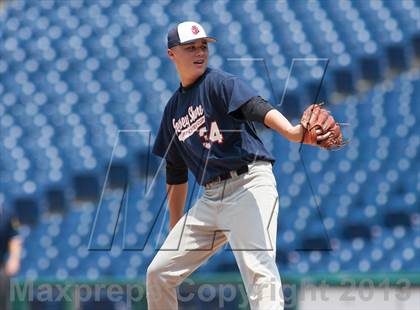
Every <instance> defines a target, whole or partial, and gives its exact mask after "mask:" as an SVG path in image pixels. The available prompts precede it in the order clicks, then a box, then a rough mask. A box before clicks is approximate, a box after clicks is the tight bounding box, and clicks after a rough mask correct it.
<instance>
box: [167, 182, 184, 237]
mask: <svg viewBox="0 0 420 310" xmlns="http://www.w3.org/2000/svg"><path fill="white" fill-rule="evenodd" d="M166 191H167V193H168V207H169V227H170V229H172V228H173V227H174V226H175V224H176V223H177V222H178V221H179V219H180V218H181V217H182V216H183V215H184V207H185V201H186V200H187V193H188V182H185V183H182V184H166Z"/></svg>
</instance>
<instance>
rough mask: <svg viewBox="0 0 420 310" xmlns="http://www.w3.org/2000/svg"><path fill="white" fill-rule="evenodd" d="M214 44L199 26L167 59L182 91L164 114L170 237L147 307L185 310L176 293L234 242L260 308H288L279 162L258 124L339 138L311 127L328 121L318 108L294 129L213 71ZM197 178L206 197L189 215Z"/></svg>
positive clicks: (313, 138) (187, 27)
mask: <svg viewBox="0 0 420 310" xmlns="http://www.w3.org/2000/svg"><path fill="white" fill-rule="evenodd" d="M214 41H216V40H215V39H214V38H212V37H209V36H207V34H206V32H205V30H204V29H203V27H202V26H201V25H200V24H198V23H196V22H192V21H187V22H182V23H180V24H178V25H177V26H176V27H175V28H173V29H171V30H170V31H169V32H168V51H167V53H168V57H169V58H170V59H171V60H172V62H173V63H174V64H175V66H176V70H177V72H178V75H179V78H180V82H181V83H180V86H179V88H178V90H177V91H176V92H175V93H174V94H173V96H172V97H171V98H170V100H169V101H168V103H167V105H166V107H165V111H164V114H163V118H162V121H161V125H160V129H159V132H158V135H157V137H156V141H155V144H154V147H153V153H154V154H156V155H158V156H160V157H163V158H164V159H165V160H166V183H167V193H168V207H169V213H170V227H171V231H170V233H169V235H168V236H167V239H166V240H165V242H164V243H163V245H162V247H161V249H160V250H159V251H158V252H157V254H156V256H155V257H154V259H153V261H152V262H151V264H150V266H149V267H148V270H147V299H148V307H149V309H150V310H154V309H165V310H167V309H177V308H178V306H177V297H176V287H177V286H178V285H179V284H181V283H182V281H183V280H184V279H185V278H186V277H188V276H189V275H190V274H191V273H192V272H193V271H194V270H196V269H197V268H198V267H199V266H200V265H201V264H202V263H203V262H204V261H206V260H207V259H208V258H209V257H210V256H211V255H212V254H214V253H215V252H216V251H217V250H218V249H220V248H221V247H222V246H223V245H224V244H226V242H229V244H230V246H231V248H232V250H233V253H234V256H235V259H236V262H237V264H238V266H239V270H240V273H241V276H242V279H243V281H244V285H245V289H246V292H247V295H248V299H249V303H250V306H251V308H252V309H276V310H278V309H283V305H284V299H283V294H282V289H281V281H280V275H279V272H278V269H277V266H276V260H275V255H276V231H277V214H278V193H277V189H276V180H275V178H274V175H273V173H272V164H273V163H274V158H273V155H272V154H271V153H270V152H269V151H267V149H266V148H265V147H264V145H263V143H262V142H261V139H260V138H259V137H258V135H257V133H256V130H255V128H254V125H253V122H260V123H262V124H264V125H265V126H266V127H270V128H272V129H274V130H275V131H277V132H278V133H280V134H281V135H283V136H284V137H286V138H287V139H288V140H290V141H294V142H303V143H308V144H313V145H317V143H320V142H321V143H322V142H324V141H327V140H328V139H329V138H330V137H331V136H332V133H331V131H328V128H330V127H331V126H332V125H331V124H330V125H329V127H328V128H322V125H323V124H324V123H325V120H323V122H322V123H321V126H318V127H314V126H312V127H308V125H309V124H310V123H313V120H312V119H311V118H313V115H315V116H317V117H318V115H319V114H320V113H319V111H320V108H319V106H318V105H313V106H311V107H312V108H311V109H312V110H311V112H314V113H312V114H313V115H312V114H308V113H306V114H305V117H306V118H305V120H304V123H302V124H299V125H297V126H293V125H291V124H290V123H289V121H288V120H287V119H286V118H285V117H284V116H283V115H282V114H281V113H280V112H279V111H277V110H276V109H275V108H273V107H272V106H271V105H270V104H269V103H268V102H267V101H265V100H264V99H262V98H261V97H259V96H258V95H257V93H256V92H255V91H254V90H253V89H252V88H250V87H249V86H248V85H247V84H246V83H244V82H243V81H242V80H241V79H239V78H238V77H236V76H234V75H231V74H228V73H226V72H223V71H220V70H214V69H211V68H208V67H207V62H208V46H207V45H208V43H209V42H214ZM326 119H328V117H326ZM329 120H330V121H331V119H329ZM188 169H189V170H190V171H191V172H192V173H193V174H194V176H195V178H196V180H197V182H199V184H200V185H202V186H203V187H204V193H203V195H202V196H201V197H200V198H199V199H198V201H197V202H196V204H195V205H194V206H193V207H192V208H191V209H189V210H188V212H187V213H186V214H184V205H185V201H186V196H187V191H188V183H187V181H188ZM273 292H274V293H273Z"/></svg>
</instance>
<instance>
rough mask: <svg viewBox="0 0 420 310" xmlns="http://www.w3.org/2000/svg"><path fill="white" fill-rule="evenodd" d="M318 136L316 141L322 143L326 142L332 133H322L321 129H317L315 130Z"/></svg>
mask: <svg viewBox="0 0 420 310" xmlns="http://www.w3.org/2000/svg"><path fill="white" fill-rule="evenodd" d="M315 132H316V134H317V136H316V141H318V143H321V142H322V141H324V140H327V139H328V138H329V137H330V136H331V132H327V133H324V134H323V133H322V130H321V129H317V130H315Z"/></svg>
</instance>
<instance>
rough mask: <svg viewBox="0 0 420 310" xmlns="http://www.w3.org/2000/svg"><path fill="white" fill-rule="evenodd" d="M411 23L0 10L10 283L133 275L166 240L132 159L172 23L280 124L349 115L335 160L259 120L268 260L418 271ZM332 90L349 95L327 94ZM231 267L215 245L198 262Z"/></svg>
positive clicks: (147, 160) (1, 174)
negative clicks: (274, 252)
mask: <svg viewBox="0 0 420 310" xmlns="http://www.w3.org/2000/svg"><path fill="white" fill-rule="evenodd" d="M419 17H420V2H419V1H412V0H405V1H377V0H372V1H350V0H339V1H333V0H328V1H327V0H323V1H321V0H310V1H258V2H256V1H210V0H207V1H198V0H197V1H182V2H178V1H169V0H162V1H140V0H138V1H137V0H132V1H117V2H115V1H111V0H109V1H108V0H103V1H102V0H101V1H78V0H74V1H52V0H51V1H48V0H43V1H36V0H32V1H11V2H10V3H7V5H6V6H5V7H4V8H3V10H2V11H1V12H0V154H1V156H0V188H1V190H0V204H4V205H5V206H6V207H7V208H14V209H15V211H16V212H17V214H18V216H19V217H20V218H21V221H22V223H23V224H24V225H23V226H22V228H21V234H22V236H23V237H24V240H25V242H24V251H23V262H22V267H23V268H22V270H21V271H20V274H19V275H20V276H21V277H26V278H34V279H35V278H39V277H40V278H48V277H52V278H57V279H66V278H68V277H72V278H79V277H83V278H85V277H87V278H88V279H96V278H99V277H105V276H116V277H118V276H123V277H129V278H136V277H139V276H144V274H145V270H146V267H147V265H148V263H149V262H150V261H151V259H152V258H153V256H154V254H155V250H156V248H158V247H159V246H160V245H161V244H162V242H163V240H164V237H165V236H166V234H167V233H168V228H167V221H168V214H167V212H168V211H167V208H166V205H165V194H164V193H165V190H164V189H165V184H164V183H165V180H164V174H163V173H161V172H159V171H158V169H159V168H162V167H163V166H161V162H160V160H159V159H157V158H155V157H154V156H152V155H150V153H149V152H150V143H152V142H153V140H154V137H155V135H156V132H157V129H158V125H159V123H160V119H161V115H162V112H163V109H164V106H165V103H166V102H167V100H168V99H169V98H170V96H171V94H172V92H173V91H174V90H175V89H176V88H177V87H178V78H177V76H176V71H175V69H174V66H173V65H172V64H171V62H170V60H169V59H168V58H167V57H166V41H165V40H166V37H165V36H166V32H167V30H168V28H169V27H170V26H172V25H174V24H175V23H176V22H179V21H181V20H188V19H190V20H197V21H199V22H201V23H203V24H204V26H205V28H207V29H208V32H209V33H211V34H212V35H213V36H215V37H216V38H218V42H217V43H216V44H212V45H211V47H210V50H211V55H210V66H212V67H215V68H222V69H224V70H227V71H230V72H232V73H235V74H238V75H240V76H241V77H243V78H244V79H245V80H246V81H247V82H248V83H249V84H250V85H251V86H252V87H253V88H255V89H256V90H257V91H258V92H259V93H260V94H261V95H262V96H263V97H265V98H267V99H269V100H270V101H271V102H272V103H273V104H274V105H276V106H277V107H278V108H279V109H280V110H281V111H282V112H284V113H285V114H286V115H287V116H288V117H289V118H290V119H293V120H294V121H296V117H298V116H299V115H300V113H301V111H302V109H303V107H304V106H306V105H308V104H309V103H312V101H314V100H316V99H318V100H327V103H328V108H329V109H330V110H331V111H332V113H333V115H334V116H335V117H336V118H337V119H338V120H340V121H342V122H343V123H349V124H350V126H349V127H347V128H346V130H347V131H348V134H347V135H348V136H349V138H350V141H351V142H350V144H349V145H348V146H347V147H346V148H343V149H342V150H339V151H335V152H328V151H325V150H321V149H315V148H311V147H306V146H304V147H302V148H301V147H300V145H299V144H292V143H289V142H287V141H286V140H285V139H284V138H282V137H280V136H279V135H277V134H275V133H273V132H271V131H268V130H266V129H263V128H261V127H259V128H260V129H259V130H260V131H261V136H262V138H263V140H264V141H265V142H266V145H267V146H268V148H269V149H270V150H271V151H272V152H273V153H274V154H275V156H276V158H277V162H276V164H275V166H274V171H275V175H276V178H277V184H278V191H279V194H280V207H281V209H280V214H279V218H278V238H277V249H278V257H277V261H278V264H279V268H280V270H281V271H283V272H284V271H291V272H298V273H306V272H308V271H309V270H311V271H319V272H323V271H324V272H325V271H327V272H337V271H349V270H352V271H361V272H365V271H387V270H391V271H401V270H405V271H417V272H418V271H419V267H418V264H416V263H415V262H416V261H417V262H418V261H419V257H418V255H419V253H420V237H419V229H420V213H419V205H420V202H419V196H418V193H419V192H420V173H419V171H418V170H419V169H418V165H419V162H420V155H419V154H420V150H419V146H420V135H419V132H418V129H417V128H418V126H417V125H418V124H419V122H420V119H419V117H420V108H419V105H418V104H417V102H418V99H416V98H419V97H420V76H419V70H418V68H417V69H416V68H414V66H415V64H416V62H417V63H418V60H419V57H420V55H419V54H416V45H415V44H416V43H415V42H416V38H418V37H419V35H420V22H419V20H420V18H419ZM327 64H328V70H327V72H326V74H325V78H324V84H323V87H322V88H321V89H320V92H319V89H318V88H319V83H320V81H321V79H322V78H323V75H324V70H325V68H326V67H327ZM363 81H369V82H371V83H370V84H369V87H368V88H359V86H360V85H361V84H360V83H361V82H363ZM318 92H319V93H318ZM337 93H340V94H348V95H350V96H346V97H339V98H340V99H339V101H338V102H334V103H332V102H333V98H336V97H334V96H333V94H337ZM193 185H194V180H192V179H191V178H190V192H191V191H192V190H193V189H194V191H195V192H194V193H190V195H192V196H193V198H194V199H195V198H196V197H197V194H199V193H197V191H198V188H197V187H194V186H193ZM194 199H192V201H194ZM309 249H312V251H307V250H309ZM328 249H331V250H332V251H326V250H328ZM300 250H305V251H300ZM390 253H392V255H390ZM232 270H237V269H236V266H235V262H234V257H233V255H232V253H231V252H230V251H229V250H227V251H226V252H225V253H218V254H216V255H215V256H214V258H213V259H212V260H210V261H209V262H208V263H206V264H205V265H204V266H202V267H201V268H200V271H201V272H207V271H232Z"/></svg>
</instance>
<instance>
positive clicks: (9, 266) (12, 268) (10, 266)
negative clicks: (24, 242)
mask: <svg viewBox="0 0 420 310" xmlns="http://www.w3.org/2000/svg"><path fill="white" fill-rule="evenodd" d="M19 268H20V262H19V259H18V258H9V259H8V260H7V262H6V266H5V268H4V271H5V273H6V275H8V276H9V277H11V276H14V275H15V274H16V273H17V272H18V271H19Z"/></svg>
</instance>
